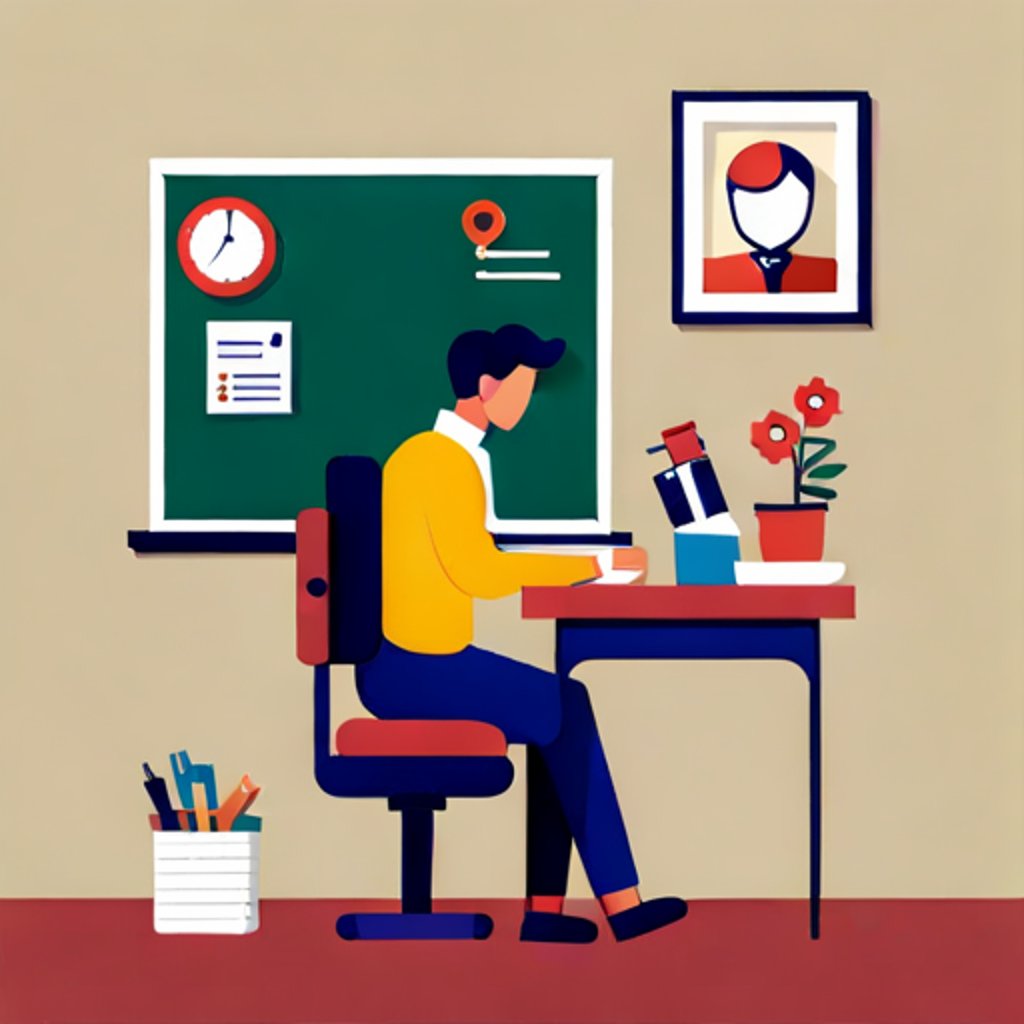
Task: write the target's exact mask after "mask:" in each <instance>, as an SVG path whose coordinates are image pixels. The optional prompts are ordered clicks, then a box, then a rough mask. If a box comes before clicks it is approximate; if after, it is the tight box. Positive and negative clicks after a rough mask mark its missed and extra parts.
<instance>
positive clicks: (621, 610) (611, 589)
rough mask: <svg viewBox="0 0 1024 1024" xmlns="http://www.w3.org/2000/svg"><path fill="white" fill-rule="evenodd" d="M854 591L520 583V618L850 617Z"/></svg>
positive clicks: (849, 588)
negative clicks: (577, 585)
mask: <svg viewBox="0 0 1024 1024" xmlns="http://www.w3.org/2000/svg"><path fill="white" fill-rule="evenodd" d="M855 596H856V589H855V588H854V587H852V586H838V585H836V584H833V585H831V586H825V587H753V586H721V587H686V586H647V585H645V584H634V585H631V586H614V585H611V584H606V585H603V584H589V585H587V586H582V587H524V588H523V618H524V619H852V618H854V616H855Z"/></svg>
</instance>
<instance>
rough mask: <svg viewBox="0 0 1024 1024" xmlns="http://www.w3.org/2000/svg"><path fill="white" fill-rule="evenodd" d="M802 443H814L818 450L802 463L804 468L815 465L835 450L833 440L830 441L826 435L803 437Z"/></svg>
mask: <svg viewBox="0 0 1024 1024" xmlns="http://www.w3.org/2000/svg"><path fill="white" fill-rule="evenodd" d="M804 444H816V445H818V446H819V447H818V450H817V451H816V452H815V453H814V454H813V455H812V456H811V457H810V458H809V459H808V460H807V461H806V462H805V463H804V469H810V468H811V466H816V465H817V464H818V463H819V462H821V461H822V459H827V458H828V457H829V456H830V455H831V454H832V453H833V452H834V451H835V450H836V443H835V441H830V440H829V439H828V438H827V437H805V438H804Z"/></svg>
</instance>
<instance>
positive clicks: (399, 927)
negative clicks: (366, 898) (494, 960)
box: [335, 913, 494, 941]
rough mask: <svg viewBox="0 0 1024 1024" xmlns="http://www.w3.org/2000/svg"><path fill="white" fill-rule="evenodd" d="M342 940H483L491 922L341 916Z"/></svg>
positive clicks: (459, 917)
mask: <svg viewBox="0 0 1024 1024" xmlns="http://www.w3.org/2000/svg"><path fill="white" fill-rule="evenodd" d="M335 928H336V929H337V932H338V935H340V936H341V938H343V939H348V940H350V941H351V940H355V939H486V938H487V937H488V936H489V935H490V934H491V932H492V931H493V930H494V922H493V921H492V920H491V919H490V918H489V917H488V916H487V915H486V914H401V913H394V914H342V915H341V917H339V918H338V922H337V924H336V925H335Z"/></svg>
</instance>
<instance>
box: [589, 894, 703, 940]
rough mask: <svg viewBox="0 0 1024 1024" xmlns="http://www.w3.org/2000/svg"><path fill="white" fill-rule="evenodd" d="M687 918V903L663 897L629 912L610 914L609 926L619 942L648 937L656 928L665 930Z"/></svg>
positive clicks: (622, 911)
mask: <svg viewBox="0 0 1024 1024" xmlns="http://www.w3.org/2000/svg"><path fill="white" fill-rule="evenodd" d="M684 917H686V902H685V901H684V900H681V899H677V898H676V897H675V896H661V897H659V898H658V899H656V900H644V902H643V903H638V904H637V905H636V906H635V907H630V908H629V910H620V911H619V913H617V914H610V915H609V917H608V924H609V925H611V929H612V933H613V934H614V935H615V938H616V939H617V940H618V941H619V942H625V941H626V940H627V939H635V938H636V937H637V936H638V935H646V934H647V932H653V931H654V930H655V929H656V928H664V927H665V925H667V924H671V923H672V922H673V921H679V920H680V919H681V918H684Z"/></svg>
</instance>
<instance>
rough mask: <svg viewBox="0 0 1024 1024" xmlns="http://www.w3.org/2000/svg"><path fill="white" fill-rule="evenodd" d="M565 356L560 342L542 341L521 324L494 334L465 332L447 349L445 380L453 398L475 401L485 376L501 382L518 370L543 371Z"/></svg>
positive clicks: (500, 328)
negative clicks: (522, 367)
mask: <svg viewBox="0 0 1024 1024" xmlns="http://www.w3.org/2000/svg"><path fill="white" fill-rule="evenodd" d="M564 352H565V342H564V341H563V340H562V339H561V338H551V339H550V340H548V341H544V340H543V339H542V338H540V337H538V336H537V335H536V334H534V332H533V331H531V330H530V328H529V327H523V326H522V325H521V324H505V326H504V327H499V328H498V329H497V330H496V331H466V332H465V333H464V334H460V335H459V336H458V337H457V338H456V339H455V340H454V341H453V342H452V344H451V347H450V348H449V349H448V376H449V377H450V378H451V382H452V388H453V390H454V391H455V397H456V398H475V397H476V396H477V395H478V394H479V393H480V378H481V377H482V376H483V375H484V374H485V373H486V374H489V375H490V376H491V377H493V378H494V379H495V380H504V379H505V378H506V377H507V376H508V375H509V374H510V373H511V372H512V371H513V370H514V369H515V368H516V367H517V366H529V367H531V368H532V369H534V370H546V369H547V368H548V367H549V366H554V365H555V363H557V362H558V360H559V359H561V358H562V353H564Z"/></svg>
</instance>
